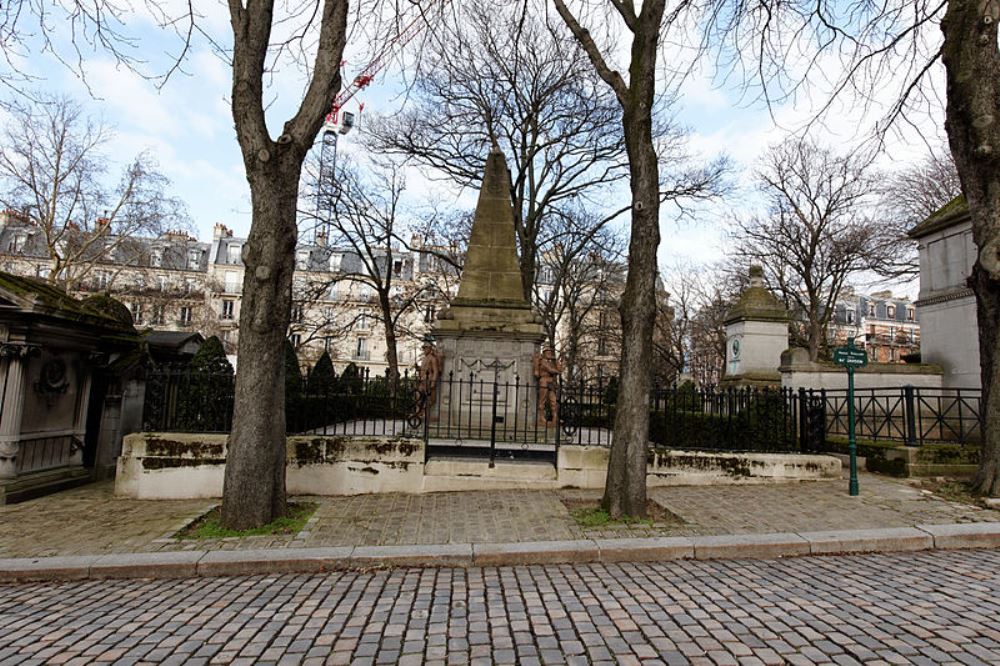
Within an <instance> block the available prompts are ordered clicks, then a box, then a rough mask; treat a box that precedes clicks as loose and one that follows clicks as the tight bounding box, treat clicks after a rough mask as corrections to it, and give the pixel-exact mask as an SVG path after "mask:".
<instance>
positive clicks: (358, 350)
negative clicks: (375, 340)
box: [354, 338, 370, 361]
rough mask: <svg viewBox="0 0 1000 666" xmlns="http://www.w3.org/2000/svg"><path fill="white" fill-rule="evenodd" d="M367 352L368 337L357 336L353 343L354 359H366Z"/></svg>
mask: <svg viewBox="0 0 1000 666" xmlns="http://www.w3.org/2000/svg"><path fill="white" fill-rule="evenodd" d="M369 354H370V352H369V351H368V338H358V339H357V341H356V342H355V344H354V359H355V360H356V361H367V360H368V357H369Z"/></svg>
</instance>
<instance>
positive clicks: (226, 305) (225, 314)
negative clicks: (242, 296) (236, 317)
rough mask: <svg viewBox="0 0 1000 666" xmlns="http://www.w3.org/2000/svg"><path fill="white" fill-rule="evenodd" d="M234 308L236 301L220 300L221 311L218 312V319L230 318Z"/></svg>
mask: <svg viewBox="0 0 1000 666" xmlns="http://www.w3.org/2000/svg"><path fill="white" fill-rule="evenodd" d="M235 308H236V301H231V300H224V301H222V312H221V313H219V319H232V318H233V311H234V310H235Z"/></svg>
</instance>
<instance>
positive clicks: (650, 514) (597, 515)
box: [563, 499, 684, 529]
mask: <svg viewBox="0 0 1000 666" xmlns="http://www.w3.org/2000/svg"><path fill="white" fill-rule="evenodd" d="M563 504H564V505H566V508H567V509H569V515H570V516H572V517H573V520H575V521H576V524H577V525H579V526H580V527H583V528H588V529H599V528H612V527H652V526H654V525H682V524H683V523H684V521H683V520H681V519H680V517H678V516H677V515H675V514H673V513H671V512H670V511H667V510H666V509H664V508H663V507H662V506H660V505H659V504H657V503H656V502H654V501H653V500H646V516H647V517H646V518H639V517H637V516H622V517H621V518H619V519H618V520H614V519H612V518H611V515H610V514H609V513H608V512H607V511H605V510H604V509H602V508H601V507H600V505H595V504H594V502H593V501H592V500H572V499H564V500H563Z"/></svg>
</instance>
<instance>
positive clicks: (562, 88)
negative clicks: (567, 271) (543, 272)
mask: <svg viewBox="0 0 1000 666" xmlns="http://www.w3.org/2000/svg"><path fill="white" fill-rule="evenodd" d="M557 27H558V29H550V27H549V26H546V25H545V23H544V21H542V20H541V19H539V18H538V17H537V16H536V15H535V14H534V13H533V12H530V11H528V10H526V8H524V7H522V6H520V5H519V3H506V4H503V3H501V4H498V3H495V2H487V1H486V0H476V1H475V2H472V3H465V4H464V6H463V12H462V22H461V23H459V24H457V25H455V26H453V27H452V28H451V29H444V30H441V31H439V33H438V36H437V38H436V39H435V40H434V42H433V45H432V46H430V47H429V49H428V50H427V51H426V52H425V53H424V54H423V57H422V59H421V63H420V66H419V69H418V71H417V72H416V74H415V77H416V78H415V85H414V88H413V91H412V97H411V99H410V100H409V101H408V107H407V108H406V109H405V110H404V111H403V112H401V113H400V114H399V115H397V116H393V117H389V118H385V119H383V120H382V121H381V122H379V123H377V124H376V125H375V126H374V128H373V129H372V130H370V136H369V140H370V143H371V145H373V146H374V147H375V148H376V149H377V150H380V151H387V152H390V153H395V154H399V155H403V156H406V157H407V158H410V159H412V160H413V161H415V162H416V163H418V164H421V165H424V166H429V167H431V168H433V169H434V170H435V171H436V172H438V173H440V174H442V175H444V176H445V177H447V178H449V179H451V180H453V181H454V182H455V183H457V184H459V185H461V186H463V187H476V186H478V184H479V182H480V180H481V178H482V170H483V164H484V156H485V155H486V154H487V153H488V152H489V150H490V147H491V146H492V145H493V144H496V145H498V146H499V147H500V148H501V149H502V150H503V151H504V153H505V154H506V156H507V163H508V165H510V169H511V198H512V200H513V206H514V218H515V228H516V231H517V239H518V245H519V246H520V250H521V252H520V265H521V277H522V283H523V287H524V294H525V298H528V299H530V298H531V293H532V286H533V284H534V281H535V271H536V269H537V264H538V254H539V252H540V251H541V249H542V247H543V246H544V237H545V236H546V235H549V234H547V233H546V230H545V229H544V227H545V224H546V219H547V217H548V216H549V214H550V212H551V211H558V210H561V209H564V208H567V207H569V206H571V205H578V204H579V203H581V202H583V201H587V202H589V203H590V204H591V205H592V207H594V208H600V209H601V210H604V209H605V208H607V207H606V206H597V205H596V204H597V197H598V195H599V193H600V192H602V191H607V190H608V188H609V187H610V186H611V185H612V184H613V183H615V182H616V181H618V180H620V179H622V178H624V176H625V175H626V173H627V172H626V170H625V165H624V161H625V160H624V157H625V154H624V145H623V143H622V138H621V132H620V131H619V130H618V128H617V127H616V125H617V123H616V122H615V121H616V118H617V116H618V114H619V113H620V112H619V110H618V106H617V104H616V103H615V100H614V96H613V95H612V94H610V91H609V90H608V89H607V88H606V87H605V86H603V85H601V84H600V81H599V80H598V78H597V76H596V75H595V73H594V71H593V69H592V68H590V67H589V66H587V64H586V63H585V62H582V61H580V59H579V58H577V57H576V54H575V48H576V47H575V44H574V42H573V39H572V37H571V36H570V35H568V34H567V33H566V30H565V28H563V27H562V26H557ZM621 212H622V211H621V210H618V211H605V212H604V214H602V215H601V216H599V217H597V219H595V224H601V223H603V222H606V221H607V219H608V218H610V217H612V216H614V215H615V214H620V213H621Z"/></svg>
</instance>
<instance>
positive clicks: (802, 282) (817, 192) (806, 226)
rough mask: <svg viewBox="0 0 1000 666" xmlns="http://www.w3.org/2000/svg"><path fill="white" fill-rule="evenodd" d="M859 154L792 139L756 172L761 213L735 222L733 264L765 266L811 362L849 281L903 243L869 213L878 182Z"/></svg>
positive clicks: (887, 258)
mask: <svg viewBox="0 0 1000 666" xmlns="http://www.w3.org/2000/svg"><path fill="white" fill-rule="evenodd" d="M869 163H870V162H869V160H868V159H867V158H866V157H865V156H863V155H859V154H853V155H852V154H848V155H837V154H834V153H833V152H832V151H830V150H827V149H825V148H821V147H819V146H818V145H816V144H814V143H811V142H808V141H801V140H797V139H789V140H786V141H785V142H784V143H782V144H780V145H778V146H775V147H773V148H771V149H770V150H768V152H767V153H766V155H765V156H764V157H763V159H762V161H761V165H760V167H759V169H758V170H757V174H756V175H757V179H758V180H759V183H760V184H759V187H760V190H761V193H762V194H763V197H764V201H765V210H764V211H763V213H762V214H759V215H758V214H754V215H750V216H747V217H736V218H735V220H734V222H733V227H734V228H733V232H732V241H733V250H732V261H733V262H734V263H735V264H736V265H738V266H740V267H741V270H746V268H745V267H746V266H748V265H751V264H759V265H761V266H763V268H764V274H765V279H766V280H767V282H768V283H769V284H770V285H771V286H772V288H774V289H776V290H777V291H778V292H780V294H781V295H782V297H783V298H784V300H785V303H786V304H787V305H788V306H789V307H790V308H791V309H792V310H793V312H795V314H797V315H798V318H799V319H800V320H801V321H802V322H803V323H804V326H805V335H804V336H803V337H804V339H805V340H806V342H807V346H808V347H809V357H810V358H811V359H812V360H814V361H815V360H816V359H818V358H819V355H820V351H821V349H822V348H823V346H824V344H825V342H826V339H827V337H826V330H827V326H828V324H829V321H830V317H831V316H832V315H833V312H834V306H835V305H836V303H837V299H838V298H839V297H840V293H841V290H842V288H843V287H844V284H845V281H846V280H847V279H848V278H849V277H850V276H852V275H854V274H856V273H858V272H860V271H865V270H875V269H876V268H877V267H879V266H882V265H884V264H885V263H887V262H888V261H891V258H892V257H893V256H894V253H895V252H896V251H897V250H898V246H899V243H898V242H897V240H896V238H895V237H894V236H893V234H892V233H891V231H890V230H889V229H888V227H887V226H886V225H884V224H882V223H881V221H880V220H878V219H876V218H875V217H873V216H872V215H871V213H870V212H869V208H870V204H871V192H872V191H873V189H874V187H875V182H876V181H875V176H874V174H873V172H872V171H871V170H870V168H869V166H868V165H869Z"/></svg>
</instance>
